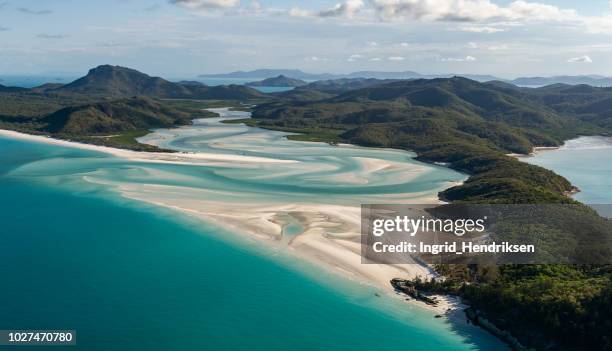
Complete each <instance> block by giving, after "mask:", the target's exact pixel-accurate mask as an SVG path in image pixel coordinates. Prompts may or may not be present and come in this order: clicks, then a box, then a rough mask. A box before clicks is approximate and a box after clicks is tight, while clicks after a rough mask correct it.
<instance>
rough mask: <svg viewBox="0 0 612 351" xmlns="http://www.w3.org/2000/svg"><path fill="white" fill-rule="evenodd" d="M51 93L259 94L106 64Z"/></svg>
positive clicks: (233, 96) (218, 96) (183, 96)
mask: <svg viewBox="0 0 612 351" xmlns="http://www.w3.org/2000/svg"><path fill="white" fill-rule="evenodd" d="M51 92H55V93H69V94H83V95H94V96H104V97H115V98H116V97H131V96H136V95H142V96H149V97H155V98H163V99H252V98H261V97H262V96H263V95H262V94H261V93H259V92H258V91H257V90H254V89H252V88H249V87H245V86H241V85H228V86H215V87H209V86H206V85H203V84H199V85H194V84H180V83H172V82H169V81H167V80H165V79H162V78H159V77H151V76H149V75H147V74H144V73H142V72H138V71H136V70H133V69H130V68H126V67H120V66H110V65H103V66H98V67H96V68H93V69H91V70H90V71H89V73H88V74H87V75H86V76H84V77H82V78H79V79H77V80H75V81H74V82H72V83H69V84H66V85H63V86H61V87H58V88H56V89H53V90H51Z"/></svg>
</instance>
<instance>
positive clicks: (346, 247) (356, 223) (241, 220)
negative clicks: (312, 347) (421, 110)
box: [0, 129, 467, 316]
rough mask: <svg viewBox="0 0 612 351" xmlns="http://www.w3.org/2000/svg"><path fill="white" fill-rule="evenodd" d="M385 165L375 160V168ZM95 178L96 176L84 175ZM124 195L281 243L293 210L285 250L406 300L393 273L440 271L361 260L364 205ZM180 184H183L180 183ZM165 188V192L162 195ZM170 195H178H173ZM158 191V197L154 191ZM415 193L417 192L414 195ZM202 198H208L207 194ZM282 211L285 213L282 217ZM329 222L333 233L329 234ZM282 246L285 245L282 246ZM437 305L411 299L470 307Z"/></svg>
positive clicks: (191, 158) (184, 159) (186, 161)
mask: <svg viewBox="0 0 612 351" xmlns="http://www.w3.org/2000/svg"><path fill="white" fill-rule="evenodd" d="M0 136H4V137H8V138H13V139H18V140H26V141H32V142H39V143H45V144H50V145H57V146H64V147H72V148H78V149H82V150H88V151H96V152H101V153H105V154H108V155H112V156H115V157H118V158H123V159H128V160H131V161H136V162H145V163H170V164H183V165H193V166H215V165H222V164H224V163H236V162H238V163H241V164H245V165H247V166H248V164H259V163H262V162H264V163H277V162H295V161H292V160H278V159H272V158H264V157H253V156H244V155H227V154H210V153H184V152H179V153H171V154H168V153H156V152H142V151H132V150H123V149H116V148H112V147H107V146H99V145H91V144H85V143H80V142H73V141H67V140H60V139H54V138H51V137H46V136H39V135H30V134H25V133H20V132H16V131H10V130H2V129H0ZM379 167H384V165H376V167H373V169H376V168H379ZM85 180H86V181H89V182H94V183H97V181H95V180H92V179H85ZM112 186H114V187H116V188H117V189H118V191H119V193H120V194H121V195H122V196H124V197H125V198H128V199H132V200H135V201H140V202H145V203H149V204H152V205H155V206H160V207H164V208H169V209H173V210H176V211H180V212H181V213H183V214H188V215H190V216H193V217H196V218H198V219H200V220H203V221H209V222H212V223H214V224H216V225H219V226H221V227H222V228H225V229H228V230H229V231H231V232H237V235H241V234H239V233H245V234H246V236H248V237H252V238H255V239H257V240H258V241H264V242H266V241H267V242H272V243H274V244H277V246H278V244H279V243H282V240H284V238H283V235H282V232H283V229H284V226H285V225H286V224H287V223H285V222H284V221H283V219H282V218H280V217H282V215H286V214H289V215H291V216H292V217H293V218H298V219H299V221H300V225H301V226H302V228H303V231H302V233H300V234H299V235H296V236H295V237H293V238H290V239H289V240H288V242H287V243H286V247H287V249H288V250H289V251H290V252H291V253H292V254H295V255H296V256H298V257H300V258H302V259H305V260H307V261H308V262H310V263H313V264H315V265H317V266H319V267H321V268H322V269H326V270H331V271H332V272H336V273H338V274H340V275H342V276H343V277H345V278H347V279H349V280H354V281H358V282H361V283H365V284H369V285H372V286H376V287H379V288H382V289H383V291H385V292H386V293H387V294H388V295H390V296H393V297H396V298H402V299H404V300H406V299H408V296H406V295H403V294H398V293H397V292H396V291H395V290H394V289H393V287H392V286H391V284H390V280H391V279H393V278H408V279H411V278H415V277H417V276H421V277H431V276H435V275H436V273H435V272H433V270H432V269H431V268H430V267H425V266H422V265H420V264H417V263H414V264H403V265H382V264H362V262H361V253H360V250H361V247H360V225H361V223H360V212H359V211H360V208H359V207H354V206H345V205H321V204H285V205H279V204H264V203H252V204H236V203H231V202H229V203H222V202H217V203H214V202H211V201H205V200H203V201H194V200H189V199H187V200H186V199H181V196H180V195H181V194H180V192H176V190H177V189H176V188H177V187H174V186H156V185H146V184H142V185H139V187H140V189H135V188H133V187H132V188H131V187H130V185H112ZM178 188H180V187H178ZM160 193H163V196H159V194H160ZM172 194H174V195H175V197H174V198H173V197H172ZM155 195H158V196H155ZM412 195H414V194H412ZM202 198H205V197H204V196H203V197H202ZM416 200H418V201H419V202H421V203H431V204H432V205H436V204H442V203H443V202H442V201H441V200H440V199H438V198H437V196H435V197H432V196H422V195H420V196H419V197H418V198H417V199H416ZM279 215H281V216H279ZM330 227H332V228H331V229H332V230H333V234H332V235H330V233H328V232H329V231H330ZM281 248H282V247H281ZM437 297H438V299H439V301H440V303H439V304H438V306H428V305H426V304H424V303H421V302H418V301H413V300H410V301H407V302H409V303H411V305H416V306H420V307H421V308H424V309H427V310H430V311H432V313H434V314H436V315H448V316H450V315H451V314H452V313H449V309H450V310H451V311H454V310H458V309H462V308H464V307H467V306H465V305H462V304H461V303H460V302H458V301H457V300H456V298H454V297H450V296H441V295H437Z"/></svg>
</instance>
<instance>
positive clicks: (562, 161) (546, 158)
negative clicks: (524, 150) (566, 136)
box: [521, 136, 612, 205]
mask: <svg viewBox="0 0 612 351" xmlns="http://www.w3.org/2000/svg"><path fill="white" fill-rule="evenodd" d="M521 160H523V161H525V162H529V163H532V164H535V165H538V166H542V167H544V168H548V169H551V170H553V171H555V172H556V173H558V174H560V175H562V176H564V177H565V178H567V179H568V180H569V181H570V182H571V183H572V184H574V185H575V186H577V187H578V188H579V189H580V192H579V193H577V194H575V195H574V196H573V197H574V198H575V199H576V200H578V201H580V202H583V203H586V204H594V205H612V176H611V175H612V138H606V137H597V136H593V137H580V138H577V139H573V140H568V141H567V142H566V143H565V145H563V146H562V147H561V148H559V149H556V150H546V151H542V152H538V153H537V154H536V155H535V156H533V157H525V158H521Z"/></svg>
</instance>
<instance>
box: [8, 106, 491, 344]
mask: <svg viewBox="0 0 612 351" xmlns="http://www.w3.org/2000/svg"><path fill="white" fill-rule="evenodd" d="M236 117H241V116H240V115H238V116H236ZM198 123H202V124H205V123H208V126H207V127H206V128H202V127H203V125H200V128H198ZM189 128H190V127H186V128H181V131H180V132H177V135H178V136H180V137H178V138H174V137H169V135H170V134H171V133H172V132H171V131H170V130H162V131H159V132H158V133H156V134H155V138H157V139H155V140H157V141H158V142H160V143H161V142H162V141H160V140H163V142H164V143H166V144H167V145H172V146H174V147H175V148H177V149H182V150H187V149H191V148H198V149H209V150H210V149H215V150H217V151H218V152H220V153H237V154H240V153H243V154H252V155H263V154H267V155H270V154H271V153H274V152H277V153H279V155H277V156H278V157H284V158H287V159H294V160H300V161H301V162H303V163H305V166H304V168H303V169H289V168H280V169H278V170H270V169H250V170H248V169H246V170H245V169H231V168H227V166H224V167H215V166H193V165H168V164H156V163H140V162H137V161H130V160H125V159H119V158H116V157H112V156H109V155H106V154H101V153H97V152H93V151H85V150H80V149H74V148H67V147H60V146H54V145H48V144H41V143H35V142H26V141H21V140H15V139H8V138H0V150H2V152H0V195H1V199H2V202H1V204H0V206H1V209H0V223H2V226H1V229H0V238H1V241H0V243H1V244H0V276H1V277H2V289H0V299H1V301H2V303H1V304H0V329H74V330H76V331H77V346H75V347H70V349H71V350H110V349H112V350H140V349H146V350H195V349H204V350H334V351H341V350H351V351H354V350H398V348H399V349H409V350H478V349H480V350H498V349H500V348H503V346H502V345H501V343H500V342H499V341H497V340H496V339H494V338H493V337H492V336H490V335H488V334H486V333H484V332H478V331H477V332H475V331H474V330H473V328H467V327H463V326H461V324H456V323H451V321H449V320H447V319H445V318H440V319H436V318H433V314H432V312H430V311H428V310H425V309H423V308H421V307H420V306H418V305H414V304H408V303H405V302H404V301H402V300H400V299H396V298H392V297H387V296H385V295H384V294H383V295H382V296H376V295H375V293H377V292H378V289H377V288H375V287H370V286H365V285H362V284H359V283H357V282H353V281H350V280H346V279H340V278H339V276H338V275H337V274H335V273H330V272H326V271H324V270H321V269H319V268H318V267H314V266H311V265H310V264H309V263H306V262H301V261H300V260H297V259H295V257H292V256H291V255H290V254H284V253H282V252H278V251H276V250H272V249H269V248H267V247H264V246H263V245H262V244H260V243H259V242H257V241H254V240H249V239H246V238H244V236H243V235H241V234H240V233H230V232H227V231H226V230H224V229H221V228H218V227H215V226H213V225H211V224H207V223H204V222H202V221H200V220H196V219H194V218H191V217H188V216H186V215H183V214H181V213H178V212H175V211H172V210H167V209H163V208H159V207H155V206H151V205H147V204H145V203H142V202H138V201H134V200H129V199H126V198H125V197H123V196H121V193H120V192H119V191H118V190H117V189H118V188H117V185H118V184H127V183H132V184H142V183H147V184H160V185H168V184H170V185H186V186H188V187H190V188H194V189H195V188H202V189H211V188H212V189H213V190H215V191H217V192H219V193H222V192H224V193H226V194H229V196H230V197H231V196H236V195H235V194H237V193H241V194H242V196H243V200H242V201H249V200H250V199H251V197H255V198H256V197H257V196H260V197H280V196H282V197H283V199H284V198H287V199H291V201H293V200H296V201H297V199H299V198H300V197H302V196H308V194H310V195H309V196H310V197H311V199H309V200H308V201H311V200H312V198H315V197H316V194H317V193H318V194H325V197H326V198H327V199H328V200H329V201H338V202H346V201H359V200H358V199H360V198H362V197H364V198H370V197H371V198H374V197H376V196H384V195H385V194H393V193H405V192H406V191H409V190H410V191H416V192H427V191H429V192H434V191H437V190H438V189H439V188H441V187H443V186H445V184H447V182H449V181H457V180H462V179H464V176H463V175H461V174H458V173H456V172H453V171H451V170H448V169H445V168H442V167H434V166H428V167H431V168H430V169H429V171H428V172H426V173H425V174H424V175H423V176H421V177H417V178H416V179H412V180H410V181H405V182H404V181H402V180H401V178H400V180H395V181H394V180H393V179H394V178H395V177H396V175H397V174H396V173H394V172H395V171H394V170H392V169H391V170H388V173H385V172H383V173H382V174H381V175H379V176H377V177H373V178H372V179H370V180H371V184H360V185H359V184H357V183H350V184H344V183H343V181H342V178H343V177H340V178H338V177H333V175H334V174H335V173H338V174H343V173H346V172H349V173H351V172H356V173H359V172H358V171H359V167H360V166H359V165H360V163H359V162H357V161H358V160H359V159H360V157H376V156H380V157H381V158H383V159H385V158H387V159H389V158H391V159H394V160H397V161H398V162H399V161H401V162H403V163H406V164H408V165H410V164H414V165H419V166H423V165H422V164H419V163H418V162H416V161H414V160H412V159H411V158H410V156H411V155H410V154H409V153H405V152H401V151H396V150H377V149H363V148H356V147H332V146H329V145H326V144H319V143H298V142H289V141H286V140H284V139H283V140H282V141H281V138H280V134H279V133H278V132H272V131H263V130H259V129H256V128H249V127H245V126H241V125H224V124H221V123H218V122H217V121H200V122H197V123H196V125H195V126H194V127H192V128H194V129H193V130H191V129H189ZM237 128H238V129H237ZM198 129H200V130H198ZM202 129H203V130H204V131H202ZM201 133H205V135H204V136H202V135H201ZM229 136H231V137H229ZM160 138H161V139H160ZM292 143H295V144H292ZM306 144H309V146H307V145H306ZM238 149H242V151H240V150H238ZM290 150H292V152H289V151H290ZM295 164H299V162H295ZM325 164H326V165H327V167H324V165H325ZM286 167H289V166H286ZM305 170H306V171H305ZM273 171H274V172H278V173H279V174H277V175H271V174H270V173H274V172H273ZM298 171H299V172H298ZM305 174H307V175H305ZM364 176H365V175H364ZM312 179H319V180H320V181H313V180H312ZM334 182H335V183H336V184H333V183H334ZM319 198H321V195H319ZM351 199H352V200H351ZM320 201H327V200H320ZM286 230H289V231H291V230H297V231H299V228H297V229H296V228H286ZM20 349H24V350H26V349H27V348H20Z"/></svg>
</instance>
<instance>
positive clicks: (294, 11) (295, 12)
mask: <svg viewBox="0 0 612 351" xmlns="http://www.w3.org/2000/svg"><path fill="white" fill-rule="evenodd" d="M311 15H312V13H311V12H310V11H308V10H302V9H301V8H299V7H293V8H291V9H290V10H289V16H292V17H308V16H311Z"/></svg>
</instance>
